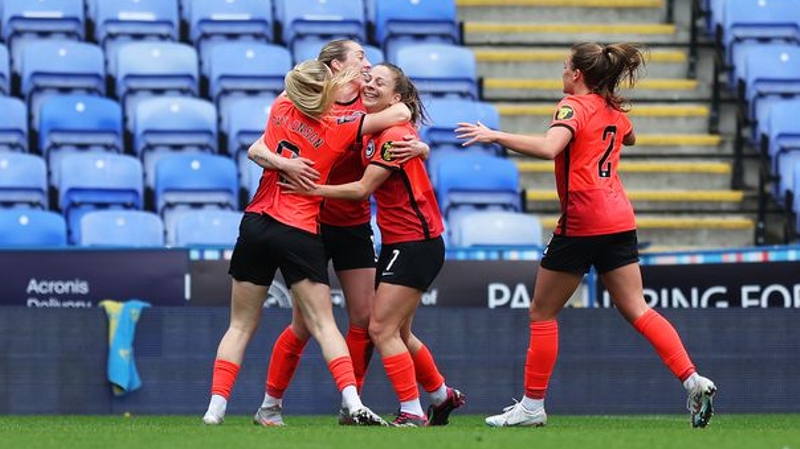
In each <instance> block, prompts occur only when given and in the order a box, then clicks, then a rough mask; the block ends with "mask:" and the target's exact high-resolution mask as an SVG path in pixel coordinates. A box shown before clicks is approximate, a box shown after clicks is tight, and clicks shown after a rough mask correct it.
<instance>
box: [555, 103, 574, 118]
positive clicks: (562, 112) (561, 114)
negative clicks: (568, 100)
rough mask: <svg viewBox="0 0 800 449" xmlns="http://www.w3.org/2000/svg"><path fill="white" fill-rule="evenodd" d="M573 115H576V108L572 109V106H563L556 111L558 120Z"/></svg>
mask: <svg viewBox="0 0 800 449" xmlns="http://www.w3.org/2000/svg"><path fill="white" fill-rule="evenodd" d="M573 116H575V110H574V109H572V106H561V107H560V108H558V111H556V120H569V119H571V118H572V117H573Z"/></svg>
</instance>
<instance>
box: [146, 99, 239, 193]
mask: <svg viewBox="0 0 800 449" xmlns="http://www.w3.org/2000/svg"><path fill="white" fill-rule="evenodd" d="M251 112H252V111H251ZM133 123H134V125H133V151H134V154H136V155H137V156H138V157H139V158H140V159H141V160H142V163H143V164H144V169H145V185H146V186H147V187H153V185H154V184H153V183H154V179H155V178H154V177H153V175H154V174H155V166H156V163H157V161H158V159H160V158H161V157H163V156H164V155H165V154H170V153H174V152H194V153H197V152H207V153H216V152H217V113H216V109H215V108H214V105H213V104H211V103H210V102H208V101H206V100H200V99H197V98H190V97H154V98H147V99H143V100H142V101H140V102H139V103H138V104H137V107H136V112H135V114H134V117H133Z"/></svg>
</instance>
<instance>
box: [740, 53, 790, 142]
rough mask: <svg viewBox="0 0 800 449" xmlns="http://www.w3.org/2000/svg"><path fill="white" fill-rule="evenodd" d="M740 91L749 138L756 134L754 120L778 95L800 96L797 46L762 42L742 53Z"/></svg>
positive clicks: (778, 99) (756, 127) (754, 136)
mask: <svg viewBox="0 0 800 449" xmlns="http://www.w3.org/2000/svg"><path fill="white" fill-rule="evenodd" d="M742 73H743V77H744V78H743V80H741V79H740V81H739V83H740V87H739V90H740V92H743V93H744V99H745V100H746V101H747V106H748V118H749V119H750V120H751V121H753V122H754V123H755V124H756V125H755V126H752V127H751V129H752V134H753V135H752V138H753V139H754V140H755V138H756V137H757V135H756V133H757V129H758V125H757V123H758V122H759V120H760V117H762V116H764V113H765V111H766V109H767V108H768V107H769V105H770V104H771V103H772V102H774V101H781V98H782V97H787V96H800V47H797V46H793V45H788V44H764V45H762V46H761V47H760V48H759V50H758V51H753V52H748V54H747V55H746V56H745V63H744V70H743V72H742Z"/></svg>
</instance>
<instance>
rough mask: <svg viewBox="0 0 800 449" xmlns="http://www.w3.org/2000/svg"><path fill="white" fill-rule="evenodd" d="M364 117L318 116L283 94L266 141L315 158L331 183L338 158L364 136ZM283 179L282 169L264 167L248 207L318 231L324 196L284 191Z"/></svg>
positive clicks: (284, 152)
mask: <svg viewBox="0 0 800 449" xmlns="http://www.w3.org/2000/svg"><path fill="white" fill-rule="evenodd" d="M363 120H364V116H363V114H360V115H353V116H342V117H338V118H336V117H333V118H331V119H324V120H314V119H312V118H309V117H306V116H305V115H304V114H303V113H301V112H300V111H299V110H297V108H295V107H294V105H293V104H292V102H291V101H290V100H289V98H287V97H286V96H281V97H279V98H278V99H277V100H275V103H274V104H273V105H272V108H271V110H270V114H269V120H268V121H267V129H266V131H265V135H264V144H266V146H267V148H270V150H271V151H273V152H275V153H277V154H278V155H280V156H283V157H286V158H296V157H305V158H308V159H311V160H313V161H314V168H315V169H316V170H317V171H319V173H320V175H321V178H320V181H319V182H320V183H321V184H322V183H325V184H327V181H328V176H329V175H330V172H331V168H332V167H333V164H334V162H336V160H337V159H338V158H339V157H340V156H341V155H342V153H344V152H345V151H347V149H348V148H350V146H352V145H353V142H355V141H356V140H358V139H359V138H360V133H361V123H362V122H363ZM279 179H280V173H279V172H277V171H275V170H264V173H263V174H262V175H261V182H260V183H259V185H258V191H256V194H255V196H254V197H253V200H252V201H251V202H250V204H249V205H248V206H247V211H248V212H255V213H265V214H268V215H270V216H271V217H272V218H274V219H276V220H278V221H280V222H281V223H284V224H286V225H289V226H293V227H295V228H299V229H302V230H304V231H308V232H312V233H315V234H316V233H317V232H318V223H317V218H318V217H319V210H320V204H321V203H322V198H320V197H318V196H305V195H295V194H290V193H286V192H283V191H282V190H281V188H280V187H279V186H278V185H277V182H278V180H279Z"/></svg>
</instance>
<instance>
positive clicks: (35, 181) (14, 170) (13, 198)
mask: <svg viewBox="0 0 800 449" xmlns="http://www.w3.org/2000/svg"><path fill="white" fill-rule="evenodd" d="M47 203H48V201H47V167H46V166H45V163H44V159H42V158H41V157H39V156H35V155H33V154H25V153H18V152H8V151H7V152H0V207H16V206H25V207H38V208H41V209H47V208H48V204H47Z"/></svg>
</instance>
